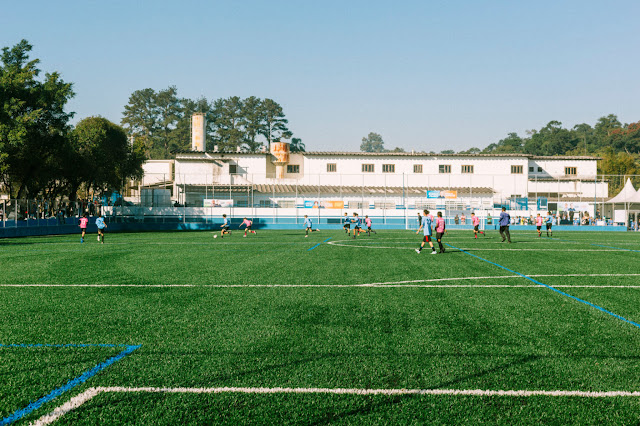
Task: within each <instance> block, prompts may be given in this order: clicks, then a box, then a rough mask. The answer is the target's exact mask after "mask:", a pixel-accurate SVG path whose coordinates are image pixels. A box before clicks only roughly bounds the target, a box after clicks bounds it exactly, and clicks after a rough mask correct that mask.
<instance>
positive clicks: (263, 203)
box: [259, 200, 273, 207]
mask: <svg viewBox="0 0 640 426" xmlns="http://www.w3.org/2000/svg"><path fill="white" fill-rule="evenodd" d="M259 202H260V204H259V206H260V207H273V203H271V200H260V201H259Z"/></svg>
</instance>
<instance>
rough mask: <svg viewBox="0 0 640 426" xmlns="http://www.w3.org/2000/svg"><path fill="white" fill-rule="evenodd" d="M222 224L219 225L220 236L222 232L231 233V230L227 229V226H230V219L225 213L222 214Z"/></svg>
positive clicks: (222, 236)
mask: <svg viewBox="0 0 640 426" xmlns="http://www.w3.org/2000/svg"><path fill="white" fill-rule="evenodd" d="M222 219H223V221H222V225H220V228H221V229H220V238H224V234H229V235H231V231H229V227H230V226H231V221H230V220H229V219H227V215H226V214H223V215H222Z"/></svg>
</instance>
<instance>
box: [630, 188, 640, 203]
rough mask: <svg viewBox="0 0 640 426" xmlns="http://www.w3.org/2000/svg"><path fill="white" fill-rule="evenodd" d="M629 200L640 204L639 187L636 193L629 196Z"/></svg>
mask: <svg viewBox="0 0 640 426" xmlns="http://www.w3.org/2000/svg"><path fill="white" fill-rule="evenodd" d="M628 202H629V203H630V204H633V203H637V204H640V189H638V191H637V192H636V193H635V194H634V195H632V196H631V197H629V201H628Z"/></svg>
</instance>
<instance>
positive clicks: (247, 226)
mask: <svg viewBox="0 0 640 426" xmlns="http://www.w3.org/2000/svg"><path fill="white" fill-rule="evenodd" d="M242 225H244V226H246V228H244V237H243V238H247V231H249V232H251V233H252V234H255V233H256V231H253V230H252V229H251V225H253V221H252V220H249V219H247V218H246V217H245V218H244V220H243V221H242V223H241V224H240V226H238V229H240V228H242Z"/></svg>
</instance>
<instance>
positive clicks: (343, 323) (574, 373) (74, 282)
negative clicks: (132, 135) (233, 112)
mask: <svg viewBox="0 0 640 426" xmlns="http://www.w3.org/2000/svg"><path fill="white" fill-rule="evenodd" d="M329 238H330V239H329ZM327 239H329V240H328V241H327ZM512 239H513V243H512V244H507V243H501V242H500V238H499V235H498V234H497V233H496V232H489V233H488V235H487V236H486V237H480V239H478V240H474V239H473V233H472V232H471V231H451V232H449V233H448V235H447V236H446V237H445V242H446V243H448V244H449V246H448V247H447V252H446V253H444V254H438V255H435V256H433V255H430V254H429V250H428V248H426V249H425V250H423V252H422V253H421V254H419V255H418V254H416V253H415V252H414V251H413V250H414V249H415V248H416V247H417V246H418V245H419V243H420V240H421V237H420V236H418V235H415V233H412V232H411V231H380V232H379V233H378V234H377V235H373V236H371V237H367V236H364V235H363V236H361V237H359V238H358V239H355V240H354V239H352V238H347V236H346V235H345V234H344V233H343V232H340V231H325V230H323V231H322V232H319V233H312V234H311V235H310V237H309V238H305V237H304V232H303V231H264V232H260V231H259V232H258V234H257V235H250V236H248V237H247V238H243V237H242V233H238V232H234V233H233V234H232V235H231V236H230V237H225V238H224V239H220V238H218V239H215V240H214V239H213V238H212V234H211V233H208V232H199V233H197V232H189V233H177V232H176V233H131V234H127V233H122V234H107V239H106V244H104V245H101V244H98V243H97V241H95V239H94V238H87V239H86V242H85V243H82V244H80V242H79V237H77V236H57V237H39V238H24V239H11V240H6V239H5V240H0V265H2V274H0V286H1V287H0V312H2V313H3V314H2V315H1V316H0V344H3V345H9V344H83V343H88V344H135V345H141V347H140V348H139V349H137V350H136V351H135V352H133V353H131V354H130V355H128V356H126V357H124V358H123V359H122V360H120V361H118V362H116V363H114V364H113V365H111V366H109V367H108V368H106V369H105V370H104V371H102V372H100V373H98V374H96V375H95V376H93V377H91V378H90V379H89V380H87V381H86V382H85V383H83V384H81V385H79V386H77V387H75V388H73V389H72V390H70V391H68V392H66V393H65V394H63V395H61V396H59V397H58V398H56V399H54V400H53V401H51V402H48V403H46V404H44V405H43V406H42V407H41V408H40V409H38V410H35V411H34V412H32V413H30V414H28V415H26V416H24V417H23V418H22V419H21V420H20V421H21V422H25V423H26V422H29V421H33V420H37V419H38V418H39V417H40V416H42V415H44V414H47V413H49V412H51V411H52V410H53V409H54V408H55V407H57V406H60V405H62V404H63V403H65V402H66V401H68V400H69V399H70V398H71V397H73V396H75V395H77V394H79V393H81V392H82V391H84V390H86V389H87V388H90V387H97V386H107V387H108V386H121V387H161V388H162V387H171V388H173V387H185V388H212V387H266V388H277V387H289V388H330V389H335V388H348V389H483V390H549V391H551V390H578V391H594V392H605V391H640V377H638V376H637V374H636V370H637V366H638V362H639V361H640V349H638V348H640V327H638V326H636V325H634V324H630V323H629V322H625V321H623V320H621V319H619V318H617V317H614V316H612V315H610V314H607V313H605V312H602V311H600V310H598V309H596V308H594V307H592V306H589V305H587V304H584V303H581V302H579V301H577V300H575V299H571V298H569V297H567V296H565V295H562V294H560V293H558V292H555V291H553V290H551V289H548V288H545V287H543V286H541V285H538V284H536V283H534V282H533V281H531V280H527V279H526V278H523V277H521V276H514V272H517V273H520V274H525V275H527V276H535V277H534V279H535V280H536V281H539V282H542V283H544V284H547V285H549V286H556V287H557V288H558V289H559V290H560V291H563V292H566V293H568V294H570V295H572V296H575V297H577V298H580V299H582V300H584V301H588V302H590V303H593V304H596V305H598V306H600V307H603V308H604V309H607V310H608V311H610V312H612V313H615V314H617V315H620V316H622V317H624V318H625V319H627V320H629V321H631V322H640V304H639V303H638V302H639V301H640V293H639V290H640V289H639V288H636V287H635V286H636V285H638V284H639V283H638V281H639V280H638V278H640V276H638V275H633V274H636V273H638V272H639V271H638V269H637V266H636V265H637V264H638V260H639V259H640V252H638V251H636V250H640V235H637V234H633V233H604V232H603V233H594V232H582V233H580V232H574V233H568V232H558V231H556V233H555V235H554V238H553V239H551V238H545V237H543V238H538V237H537V234H536V233H535V232H513V233H512ZM319 243H320V245H317V244H319ZM603 245H604V246H607V247H601V246H603ZM310 249H311V250H310ZM461 250H464V251H461ZM472 255H474V256H477V257H474V256H472ZM500 266H503V267H504V268H507V269H508V270H507V269H503V268H500ZM511 271H514V272H511ZM595 274H598V276H587V275H595ZM538 275H551V276H538ZM576 275H578V276H576ZM470 278H472V279H470ZM34 284H36V285H45V286H30V285H34ZM24 285H29V286H27V287H25V286H24ZM85 285H89V286H85ZM100 285H104V286H105V287H100ZM586 286H591V287H586ZM603 286H604V287H603ZM118 351H119V349H117V348H103V347H74V348H24V347H21V348H16V347H6V346H4V347H3V346H0V377H1V378H2V380H0V417H6V416H8V415H10V414H11V413H13V412H15V411H16V410H18V409H20V408H23V407H24V405H25V404H26V403H28V402H29V401H30V400H33V399H35V398H38V397H40V396H42V395H44V394H46V393H48V392H49V391H51V390H53V389H55V388H57V387H59V386H61V385H63V384H64V383H66V382H67V381H68V380H70V379H72V378H73V377H76V376H77V375H78V374H79V373H81V372H82V371H85V370H86V369H88V368H91V367H92V366H93V365H96V364H98V363H100V362H102V361H104V359H105V358H106V357H109V356H113V355H114V354H115V353H117V352H118ZM639 401H640V398H639V397H616V398H608V397H607V398H584V397H555V396H554V397H552V396H536V397H513V396H510V397H507V396H451V395H441V396H433V395H404V396H385V395H331V394H273V395H264V394H240V393H233V392H232V393H220V394H196V393H191V394H185V393H173V394H164V393H146V392H134V393H126V392H122V393H118V392H114V393H105V394H100V395H98V396H96V397H95V398H94V399H92V400H90V401H88V402H86V403H85V404H83V405H82V406H81V407H79V408H77V409H75V410H73V411H71V412H69V413H67V414H65V415H64V416H62V417H61V418H60V419H59V420H58V422H59V423H60V424H66V423H73V424H95V423H109V424H152V423H153V424H176V423H227V424H237V423H272V424H273V423H278V424H279V423H285V424H286V423H289V424H324V423H336V424H354V423H356V424H357V423H367V424H371V423H380V424H388V423H401V424H403V423H434V424H443V423H482V422H491V423H495V422H497V423H503V424H514V423H521V424H530V423H545V422H546V423H576V424H589V423H602V422H607V423H620V424H628V423H635V422H637V412H638V408H640V407H639V406H638V405H639Z"/></svg>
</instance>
